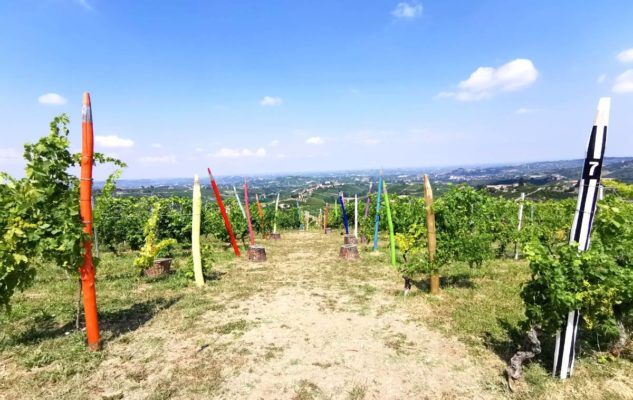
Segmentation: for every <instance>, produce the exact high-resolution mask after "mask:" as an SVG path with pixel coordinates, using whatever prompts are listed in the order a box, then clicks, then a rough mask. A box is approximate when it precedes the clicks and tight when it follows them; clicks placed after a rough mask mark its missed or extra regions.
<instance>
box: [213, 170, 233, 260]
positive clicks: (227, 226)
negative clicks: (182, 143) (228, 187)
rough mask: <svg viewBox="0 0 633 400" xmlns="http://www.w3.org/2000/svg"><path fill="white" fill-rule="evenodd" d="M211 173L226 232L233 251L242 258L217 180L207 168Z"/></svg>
mask: <svg viewBox="0 0 633 400" xmlns="http://www.w3.org/2000/svg"><path fill="white" fill-rule="evenodd" d="M207 171H209V178H210V179H211V187H212V188H213V193H215V200H216V201H217V202H218V206H219V207H220V212H221V213H222V219H224V226H226V231H227V232H228V233H229V237H230V238H231V246H233V251H234V252H235V255H236V256H237V257H239V256H240V248H239V247H237V242H236V241H235V235H233V229H231V222H230V221H229V216H228V215H226V209H225V208H224V203H222V196H220V191H219V190H218V185H217V184H216V183H215V178H213V174H212V173H211V168H207Z"/></svg>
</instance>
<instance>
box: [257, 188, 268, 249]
mask: <svg viewBox="0 0 633 400" xmlns="http://www.w3.org/2000/svg"><path fill="white" fill-rule="evenodd" d="M255 201H257V213H258V214H259V222H260V226H261V229H262V236H263V237H264V239H265V238H266V231H265V230H264V210H262V205H261V203H260V202H259V196H258V195H257V193H255Z"/></svg>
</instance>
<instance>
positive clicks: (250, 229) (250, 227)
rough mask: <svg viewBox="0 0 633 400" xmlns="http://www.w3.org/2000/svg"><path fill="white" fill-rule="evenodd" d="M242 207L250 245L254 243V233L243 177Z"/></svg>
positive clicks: (246, 188) (246, 185)
mask: <svg viewBox="0 0 633 400" xmlns="http://www.w3.org/2000/svg"><path fill="white" fill-rule="evenodd" d="M244 208H245V209H246V223H247V224H248V239H249V242H250V244H251V246H253V245H255V234H253V223H252V222H251V210H250V207H249V206H248V183H246V178H244Z"/></svg>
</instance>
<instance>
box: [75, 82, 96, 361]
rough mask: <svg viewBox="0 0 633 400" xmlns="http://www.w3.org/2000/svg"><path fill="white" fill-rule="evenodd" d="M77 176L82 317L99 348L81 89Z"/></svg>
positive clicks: (86, 105) (87, 125)
mask: <svg viewBox="0 0 633 400" xmlns="http://www.w3.org/2000/svg"><path fill="white" fill-rule="evenodd" d="M81 137H82V140H81V180H80V182H79V213H80V215H81V220H82V221H83V224H84V232H85V233H86V234H87V235H88V240H86V242H85V243H84V249H85V250H86V251H85V253H84V262H83V265H82V266H81V267H79V275H80V277H81V290H82V292H83V300H84V315H85V318H86V335H87V337H88V348H89V349H90V350H91V351H95V350H97V349H98V348H99V319H98V317H97V293H96V289H95V269H94V265H93V263H92V202H91V201H90V200H91V199H92V163H93V158H94V142H93V140H94V131H93V126H92V106H91V104H90V93H88V92H85V93H84V98H83V107H82V110H81Z"/></svg>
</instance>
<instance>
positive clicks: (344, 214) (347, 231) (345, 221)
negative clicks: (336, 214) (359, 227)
mask: <svg viewBox="0 0 633 400" xmlns="http://www.w3.org/2000/svg"><path fill="white" fill-rule="evenodd" d="M338 199H339V201H340V202H341V212H342V213H343V225H345V234H346V235H349V224H348V221H347V213H346V212H345V202H344V201H343V192H340V193H339V195H338Z"/></svg>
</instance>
